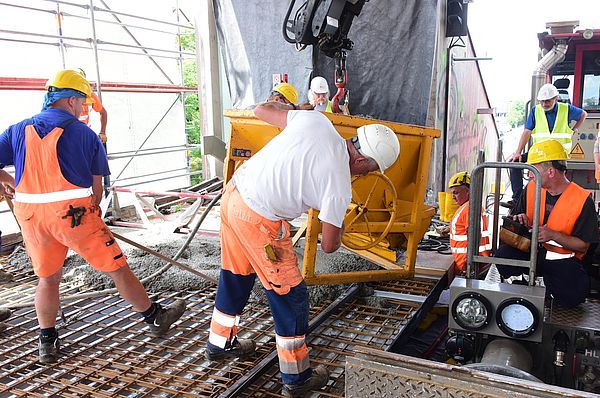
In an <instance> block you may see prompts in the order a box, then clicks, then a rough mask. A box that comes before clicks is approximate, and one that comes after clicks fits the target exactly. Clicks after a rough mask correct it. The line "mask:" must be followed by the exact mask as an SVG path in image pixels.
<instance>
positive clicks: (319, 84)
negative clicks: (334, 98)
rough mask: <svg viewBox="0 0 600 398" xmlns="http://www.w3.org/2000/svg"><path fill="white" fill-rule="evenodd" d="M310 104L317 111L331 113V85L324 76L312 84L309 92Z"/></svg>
mask: <svg viewBox="0 0 600 398" xmlns="http://www.w3.org/2000/svg"><path fill="white" fill-rule="evenodd" d="M308 102H310V104H311V105H312V106H313V107H314V108H315V110H316V111H321V112H329V113H331V112H332V110H331V101H330V100H329V85H328V84H327V80H325V78H324V77H322V76H316V77H315V78H313V79H312V80H311V82H310V89H309V90H308Z"/></svg>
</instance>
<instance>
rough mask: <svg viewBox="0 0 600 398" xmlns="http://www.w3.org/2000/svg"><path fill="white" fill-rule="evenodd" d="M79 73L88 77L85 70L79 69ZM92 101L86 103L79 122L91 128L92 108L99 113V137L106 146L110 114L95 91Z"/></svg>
mask: <svg viewBox="0 0 600 398" xmlns="http://www.w3.org/2000/svg"><path fill="white" fill-rule="evenodd" d="M79 73H81V75H82V76H83V77H86V76H85V71H84V70H83V69H81V68H79ZM92 100H93V102H92V103H86V104H85V106H84V107H83V110H82V112H81V115H80V116H79V121H81V122H83V123H85V124H87V125H88V126H89V125H90V108H91V109H92V110H94V111H95V112H98V113H99V114H100V133H98V137H100V140H101V141H102V143H103V144H105V145H106V124H107V123H108V113H107V112H106V108H105V107H104V105H102V102H101V101H100V98H98V96H97V95H96V93H94V92H93V91H92Z"/></svg>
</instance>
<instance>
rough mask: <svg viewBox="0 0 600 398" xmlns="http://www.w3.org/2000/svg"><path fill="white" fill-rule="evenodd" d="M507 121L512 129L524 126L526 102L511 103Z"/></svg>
mask: <svg viewBox="0 0 600 398" xmlns="http://www.w3.org/2000/svg"><path fill="white" fill-rule="evenodd" d="M506 119H507V121H508V124H510V127H512V128H515V127H518V126H523V125H524V124H525V101H513V102H511V103H510V106H509V109H508V114H507V115H506Z"/></svg>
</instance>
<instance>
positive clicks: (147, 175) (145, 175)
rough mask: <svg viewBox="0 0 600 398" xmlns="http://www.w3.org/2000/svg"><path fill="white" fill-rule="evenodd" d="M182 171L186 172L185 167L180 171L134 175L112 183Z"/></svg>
mask: <svg viewBox="0 0 600 398" xmlns="http://www.w3.org/2000/svg"><path fill="white" fill-rule="evenodd" d="M182 170H187V167H182V168H180V169H173V170H165V171H159V172H156V173H148V174H141V175H136V176H133V177H124V178H119V179H118V180H113V181H114V182H117V181H125V180H131V179H134V178H142V177H150V176H154V175H158V174H166V173H174V172H176V171H182Z"/></svg>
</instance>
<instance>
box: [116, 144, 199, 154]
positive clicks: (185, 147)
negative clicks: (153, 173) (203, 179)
mask: <svg viewBox="0 0 600 398" xmlns="http://www.w3.org/2000/svg"><path fill="white" fill-rule="evenodd" d="M199 147H200V145H198V144H191V145H185V144H181V145H171V146H162V147H154V148H146V149H142V150H140V152H142V151H143V152H147V151H155V150H161V149H175V148H183V149H189V148H199ZM132 152H135V151H132V150H131V151H119V152H111V153H109V154H108V155H125V154H130V153H132Z"/></svg>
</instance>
